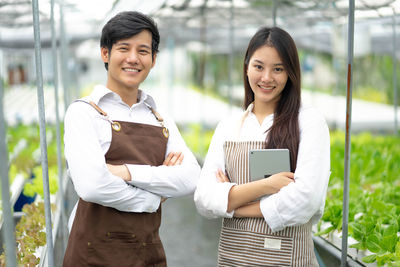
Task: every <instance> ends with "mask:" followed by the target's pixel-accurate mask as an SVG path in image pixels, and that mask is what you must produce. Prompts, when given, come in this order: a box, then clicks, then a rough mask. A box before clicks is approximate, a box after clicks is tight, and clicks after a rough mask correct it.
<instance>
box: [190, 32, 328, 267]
mask: <svg viewBox="0 0 400 267" xmlns="http://www.w3.org/2000/svg"><path fill="white" fill-rule="evenodd" d="M243 77H244V89H245V98H244V108H245V112H244V113H243V114H242V115H240V116H233V117H231V118H227V119H224V120H222V121H221V122H220V123H219V124H218V126H217V128H216V130H215V133H214V136H213V138H212V141H211V144H210V148H209V151H208V154H207V157H206V159H205V163H204V166H203V169H202V172H201V176H200V181H199V183H198V186H197V189H196V192H195V196H194V198H195V202H196V206H197V209H198V211H199V212H200V213H201V214H202V215H204V216H206V217H209V218H213V217H214V218H215V217H224V220H223V224H222V230H221V236H220V242H219V249H218V265H219V266H318V265H317V262H316V258H315V255H314V248H313V242H312V233H311V225H312V224H313V223H316V222H317V221H318V220H319V219H320V217H321V215H322V212H323V208H324V203H325V196H326V189H327V185H328V180H329V175H330V158H329V157H330V156H329V153H330V152H329V145H330V144H329V130H328V127H327V125H326V122H325V120H324V119H323V117H322V116H321V115H320V114H319V113H318V112H317V111H316V110H315V109H313V108H307V107H304V106H301V101H300V87H301V86H300V64H299V58H298V54H297V48H296V45H295V43H294V41H293V39H292V38H291V37H290V35H289V34H288V33H287V32H285V31H284V30H282V29H280V28H277V27H273V28H261V29H260V30H259V31H258V32H257V33H256V34H255V35H254V36H253V38H252V39H251V40H250V43H249V46H248V48H247V52H246V55H245V59H244V69H243ZM260 148H268V149H278V148H279V149H280V148H286V149H289V151H290V165H291V172H282V173H278V174H274V175H272V176H270V177H269V178H266V179H261V180H258V181H253V182H250V179H249V168H248V166H249V163H248V155H249V150H250V149H260ZM266 164H268V162H266Z"/></svg>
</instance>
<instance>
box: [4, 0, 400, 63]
mask: <svg viewBox="0 0 400 267" xmlns="http://www.w3.org/2000/svg"><path fill="white" fill-rule="evenodd" d="M55 3H56V5H55V7H56V8H55V20H56V21H57V29H58V28H59V23H58V22H59V18H60V8H59V6H60V5H61V4H62V5H63V12H64V17H65V19H64V20H65V27H66V29H67V38H68V40H69V41H70V42H72V43H74V42H81V41H83V40H86V39H90V38H99V34H100V31H101V28H102V26H103V25H104V23H105V22H106V21H107V20H108V19H109V18H110V17H112V16H113V15H115V14H116V13H118V12H120V11H124V10H138V11H141V12H143V13H146V14H150V15H152V16H153V17H154V18H155V19H156V21H157V23H158V26H159V28H160V32H161V36H162V41H165V40H166V39H167V37H170V38H173V40H174V43H175V44H176V45H183V44H194V45H193V47H196V44H197V45H199V44H200V45H201V44H207V47H208V48H209V51H211V50H212V51H215V52H218V53H228V52H229V42H231V40H233V46H234V49H237V50H243V47H244V46H245V45H246V44H247V42H248V40H249V37H250V36H251V35H252V34H253V33H254V32H255V31H256V29H257V28H258V27H260V26H263V25H273V24H274V14H275V18H276V20H275V22H276V25H277V26H280V27H283V28H284V29H286V30H288V31H289V32H290V33H291V34H292V36H293V37H294V38H295V40H296V43H297V44H298V46H299V47H303V48H309V49H315V50H319V51H324V52H328V53H335V52H337V51H338V49H339V51H342V50H343V51H345V49H344V47H345V44H344V42H343V45H342V46H343V48H340V47H339V48H337V45H334V41H333V36H336V37H337V36H339V40H340V39H343V40H344V39H345V38H346V36H347V33H346V31H347V26H346V24H347V15H348V1H347V0H297V1H294V0H151V1H141V0H114V1H110V0H85V1H81V0H56V2H55ZM355 6H356V10H355V19H356V26H355V53H356V56H357V53H358V52H359V53H370V52H372V53H391V51H392V50H393V48H392V41H391V40H392V38H393V21H394V18H396V24H397V25H399V24H400V0H356V1H355ZM31 9H32V8H31V1H30V0H0V49H1V48H13V49H15V48H29V47H33V29H32V13H31V12H32V11H31ZM39 10H40V19H41V38H42V40H43V43H42V45H43V46H46V45H49V44H50V1H49V0H40V1H39ZM394 14H395V16H394ZM396 14H399V15H396ZM232 29H233V31H231V30H232ZM397 32H398V33H397V36H399V35H400V30H398V31H397ZM231 33H232V34H233V39H230V34H231ZM344 41H345V40H344ZM398 43H400V42H398ZM161 45H165V42H164V43H163V42H162V43H161ZM197 47H198V46H197Z"/></svg>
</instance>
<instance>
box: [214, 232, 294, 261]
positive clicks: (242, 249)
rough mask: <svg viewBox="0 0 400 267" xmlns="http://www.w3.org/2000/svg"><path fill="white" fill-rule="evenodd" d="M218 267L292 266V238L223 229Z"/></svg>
mask: <svg viewBox="0 0 400 267" xmlns="http://www.w3.org/2000/svg"><path fill="white" fill-rule="evenodd" d="M218 250H219V258H218V263H219V266H225V265H232V264H234V265H236V266H292V260H293V238H292V237H287V236H276V235H267V234H260V233H254V232H248V231H240V230H238V229H229V228H223V229H222V230H221V238H220V243H219V249H218Z"/></svg>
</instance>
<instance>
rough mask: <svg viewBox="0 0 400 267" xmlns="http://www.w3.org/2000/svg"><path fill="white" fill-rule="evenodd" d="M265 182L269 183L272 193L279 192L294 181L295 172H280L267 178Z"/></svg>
mask: <svg viewBox="0 0 400 267" xmlns="http://www.w3.org/2000/svg"><path fill="white" fill-rule="evenodd" d="M265 182H267V183H268V187H269V188H270V190H271V193H270V194H274V193H277V192H279V190H281V188H282V187H284V186H287V185H288V184H290V183H293V182H294V173H293V172H280V173H277V174H274V175H271V176H270V177H268V178H265Z"/></svg>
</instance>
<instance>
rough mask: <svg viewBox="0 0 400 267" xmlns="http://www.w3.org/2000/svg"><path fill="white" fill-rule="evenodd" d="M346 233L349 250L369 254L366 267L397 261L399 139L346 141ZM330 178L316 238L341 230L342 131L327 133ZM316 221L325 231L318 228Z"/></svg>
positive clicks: (399, 255) (363, 136) (399, 249)
mask: <svg viewBox="0 0 400 267" xmlns="http://www.w3.org/2000/svg"><path fill="white" fill-rule="evenodd" d="M351 140H352V143H351V156H350V160H351V161H350V200H349V235H350V236H352V237H353V238H354V239H355V240H356V241H357V243H356V244H354V245H352V246H351V247H354V248H357V249H360V250H369V251H370V252H371V253H372V254H371V255H369V256H367V257H364V258H363V261H364V262H366V263H370V262H376V263H377V265H378V266H383V265H385V264H387V265H388V266H390V265H391V264H392V265H393V266H398V265H396V264H399V263H400V245H399V244H400V240H399V238H398V236H397V233H398V232H400V228H399V225H400V174H399V172H398V170H400V150H399V149H398V147H399V144H400V138H399V137H396V136H372V135H371V134H369V133H363V134H359V135H354V136H352V138H351ZM331 163H332V166H331V169H332V175H331V179H330V183H329V189H328V193H327V200H326V204H325V212H324V215H323V217H322V220H321V222H320V223H319V225H318V226H319V232H318V233H317V235H324V234H328V233H330V232H331V231H334V230H337V231H341V228H342V205H343V201H342V197H343V189H342V188H343V175H344V133H343V132H335V133H332V134H331ZM322 222H329V227H328V228H326V229H324V230H323V229H321V225H322Z"/></svg>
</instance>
